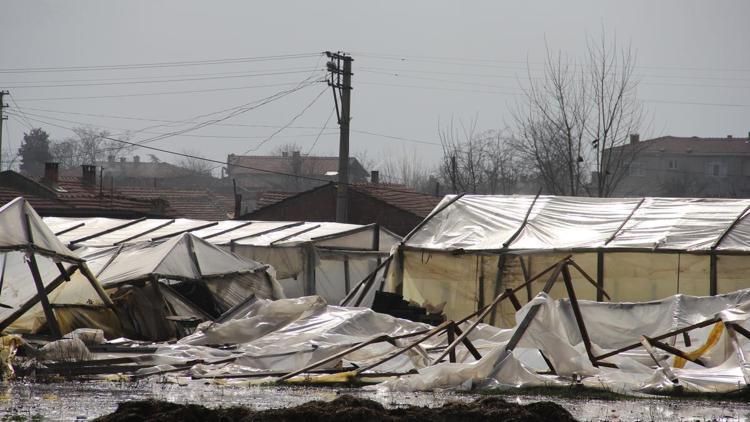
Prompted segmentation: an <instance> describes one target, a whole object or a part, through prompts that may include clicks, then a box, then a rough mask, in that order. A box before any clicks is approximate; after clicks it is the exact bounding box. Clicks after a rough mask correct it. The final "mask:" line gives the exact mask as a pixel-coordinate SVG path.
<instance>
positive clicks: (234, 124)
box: [24, 107, 319, 129]
mask: <svg viewBox="0 0 750 422" xmlns="http://www.w3.org/2000/svg"><path fill="white" fill-rule="evenodd" d="M24 110H32V111H41V112H44V113H56V114H69V115H77V116H88V117H103V118H109V119H121V120H137V121H144V122H159V123H179V122H180V121H177V120H166V119H152V118H146V117H132V116H118V115H114V114H97V113H81V112H74V111H62V110H50V109H44V108H36V107H24ZM216 126H228V127H253V128H274V129H275V128H279V127H281V125H250V124H242V123H217V124H216ZM288 129H319V127H318V126H289V127H288Z"/></svg>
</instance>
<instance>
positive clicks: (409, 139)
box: [352, 129, 443, 147]
mask: <svg viewBox="0 0 750 422" xmlns="http://www.w3.org/2000/svg"><path fill="white" fill-rule="evenodd" d="M352 132H354V133H361V134H364V135H371V136H379V137H381V138H387V139H393V140H397V141H406V142H414V143H417V144H427V145H437V146H440V147H442V146H443V144H441V143H439V142H431V141H425V140H421V139H413V138H403V137H400V136H393V135H385V134H382V133H375V132H368V131H366V130H356V129H352Z"/></svg>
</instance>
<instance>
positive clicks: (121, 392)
mask: <svg viewBox="0 0 750 422" xmlns="http://www.w3.org/2000/svg"><path fill="white" fill-rule="evenodd" d="M341 394H350V395H353V396H356V397H363V398H369V399H372V400H375V401H377V402H379V403H382V404H383V405H384V406H386V407H389V408H393V407H399V406H405V405H416V406H429V407H435V406H441V405H443V404H445V403H446V402H450V401H462V402H469V401H473V400H475V399H476V398H477V397H479V395H477V394H463V393H450V392H441V393H424V392H415V393H378V392H375V391H366V390H362V389H356V388H320V387H272V386H257V385H248V384H246V383H241V384H217V383H213V382H209V383H206V382H204V381H197V380H191V381H189V382H187V385H178V384H175V383H161V382H155V381H140V382H64V383H51V384H39V383H31V382H20V381H19V382H11V383H8V384H3V386H2V390H1V394H0V419H1V420H2V421H7V420H41V419H44V420H88V419H92V418H95V417H97V416H101V415H104V414H108V413H111V412H113V411H114V410H115V409H116V408H117V403H118V402H122V401H130V400H141V399H158V400H166V401H170V402H173V403H181V404H185V403H195V404H201V405H204V406H207V407H220V406H221V407H227V406H248V407H252V408H253V409H256V410H264V409H272V408H279V407H289V406H295V405H299V404H302V403H305V402H308V401H310V400H326V401H330V400H333V399H335V398H336V397H338V396H340V395H341ZM503 398H504V399H505V400H507V401H512V402H516V403H519V404H527V403H530V402H534V401H539V400H550V401H554V402H556V403H559V404H560V405H562V406H563V407H564V408H565V409H567V410H568V411H569V412H570V413H572V414H573V415H574V416H575V417H576V418H578V419H579V420H583V421H620V420H621V421H659V422H663V421H713V420H718V421H750V404H748V403H738V402H723V401H715V400H708V401H688V400H677V399H669V398H665V399H650V398H649V399H634V400H601V399H571V398H558V397H545V396H539V395H527V394H505V395H503Z"/></svg>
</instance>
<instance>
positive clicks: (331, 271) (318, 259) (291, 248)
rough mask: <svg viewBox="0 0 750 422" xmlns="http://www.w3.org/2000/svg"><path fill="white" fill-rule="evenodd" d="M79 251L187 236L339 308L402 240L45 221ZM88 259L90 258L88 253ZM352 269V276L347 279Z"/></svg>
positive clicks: (337, 230) (274, 228)
mask: <svg viewBox="0 0 750 422" xmlns="http://www.w3.org/2000/svg"><path fill="white" fill-rule="evenodd" d="M45 222H47V223H48V224H49V225H50V227H51V228H52V229H53V231H54V232H56V233H61V234H60V238H61V239H62V240H63V241H64V242H75V243H74V245H73V246H75V247H98V248H101V247H109V246H116V245H120V244H128V245H129V244H133V243H137V242H140V241H144V240H148V239H157V238H165V237H169V236H176V235H179V234H181V233H183V232H185V231H190V232H191V233H192V234H193V235H195V236H197V237H200V238H203V239H205V240H206V241H207V242H210V243H212V244H214V245H217V246H220V247H221V248H224V249H225V250H229V251H231V252H233V253H235V254H237V255H240V256H242V257H244V258H247V259H250V260H254V261H259V262H262V263H264V264H268V265H271V266H272V267H274V269H275V270H276V272H277V278H278V280H279V282H280V283H281V285H282V286H283V288H284V291H285V294H286V296H290V297H295V296H302V295H306V294H313V293H315V294H319V295H322V296H323V297H324V298H325V299H326V300H328V301H330V302H331V303H337V302H338V301H340V300H341V299H343V298H344V296H345V295H346V293H347V290H346V280H347V279H348V280H349V286H350V288H353V287H354V286H355V285H356V284H357V283H358V282H359V281H361V280H362V279H363V278H365V277H366V276H367V275H368V274H369V273H370V272H371V271H372V270H373V269H374V268H375V267H376V266H377V264H378V260H379V259H380V258H382V256H384V255H385V254H387V253H388V252H389V251H390V250H391V248H392V247H393V245H394V244H396V243H397V242H398V241H399V240H400V239H399V238H398V237H397V236H395V235H393V234H392V233H390V232H389V231H387V230H384V229H382V228H378V227H377V226H376V225H374V224H373V225H367V226H362V225H355V224H340V223H326V222H321V223H314V222H289V221H236V220H227V221H219V222H210V221H203V220H190V219H177V220H165V219H145V220H142V221H140V220H117V219H109V218H62V217H47V218H45ZM87 253H88V252H87ZM347 269H348V274H347Z"/></svg>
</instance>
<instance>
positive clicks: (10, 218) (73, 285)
mask: <svg viewBox="0 0 750 422" xmlns="http://www.w3.org/2000/svg"><path fill="white" fill-rule="evenodd" d="M32 254H33V258H34V262H35V263H36V265H37V268H38V270H39V275H40V280H39V281H40V282H41V285H42V287H43V288H45V289H48V290H51V291H50V292H49V293H48V294H46V296H47V300H48V301H49V302H50V304H51V305H52V306H55V305H86V306H91V305H104V302H103V299H102V297H101V296H100V294H99V292H97V287H98V285H97V284H96V281H95V280H88V279H87V278H86V277H85V276H84V275H83V274H81V272H80V271H75V272H73V273H72V274H71V276H70V281H65V282H62V283H61V284H59V285H58V286H57V287H55V288H51V287H50V285H51V284H52V283H53V282H54V281H56V280H62V279H61V272H60V268H58V266H57V264H61V265H62V267H63V268H64V269H65V270H70V268H71V266H72V265H75V266H77V267H82V266H84V265H85V264H83V263H82V261H81V259H80V258H79V257H78V256H77V255H76V254H74V253H73V252H72V251H71V250H70V249H69V248H68V247H67V246H65V245H64V244H63V243H62V242H61V241H60V240H59V239H58V238H57V237H56V236H55V234H54V233H53V232H52V231H51V230H50V229H49V228H48V227H47V225H46V224H45V223H44V222H43V221H42V218H41V217H39V215H38V214H37V213H36V212H35V211H34V209H33V208H32V207H31V206H30V205H29V204H28V202H26V200H24V199H23V198H16V199H15V200H13V201H11V202H9V203H8V204H6V205H5V206H3V207H2V208H0V280H1V281H0V289H1V290H0V303H3V304H4V305H6V306H8V307H9V308H0V321H2V322H3V323H5V321H6V320H8V318H13V321H12V324H11V325H10V327H8V329H7V330H8V331H12V332H35V331H37V330H39V329H40V328H41V327H42V326H44V324H45V323H46V322H47V321H46V317H45V315H44V312H43V309H42V307H41V305H40V304H38V303H37V304H36V305H34V306H32V307H31V308H29V309H28V310H27V311H26V312H23V313H20V314H19V312H20V310H21V309H22V308H23V306H24V305H26V304H27V303H31V302H32V301H33V300H37V301H38V300H39V290H38V288H37V286H36V284H35V281H34V278H33V273H32V269H31V268H32V265H31V264H32V261H31V257H32ZM57 317H58V319H60V318H62V317H63V315H59V314H58V315H57ZM9 321H10V320H9ZM58 322H60V321H58ZM63 322H64V321H63ZM59 325H61V328H62V329H68V328H71V327H69V326H68V325H66V324H64V323H61V324H59Z"/></svg>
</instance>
